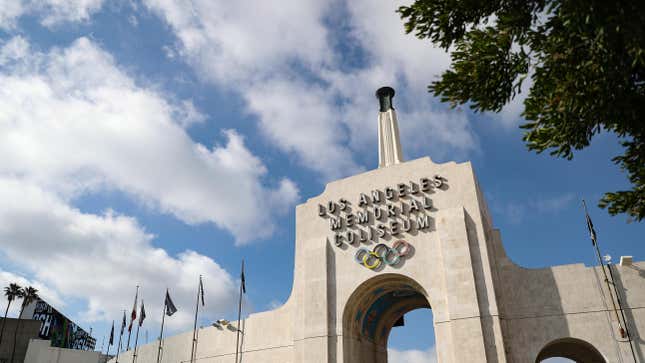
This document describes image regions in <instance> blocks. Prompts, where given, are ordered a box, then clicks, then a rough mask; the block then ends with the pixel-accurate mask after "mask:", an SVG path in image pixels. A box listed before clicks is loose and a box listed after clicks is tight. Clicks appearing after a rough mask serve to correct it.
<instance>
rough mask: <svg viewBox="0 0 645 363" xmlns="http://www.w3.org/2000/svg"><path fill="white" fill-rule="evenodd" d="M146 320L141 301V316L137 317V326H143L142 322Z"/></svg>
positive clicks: (144, 309)
mask: <svg viewBox="0 0 645 363" xmlns="http://www.w3.org/2000/svg"><path fill="white" fill-rule="evenodd" d="M145 318H146V308H144V307H143V300H141V315H140V316H139V326H141V325H143V320H144V319H145Z"/></svg>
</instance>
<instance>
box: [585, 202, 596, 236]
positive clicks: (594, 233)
mask: <svg viewBox="0 0 645 363" xmlns="http://www.w3.org/2000/svg"><path fill="white" fill-rule="evenodd" d="M585 217H586V218H587V228H588V229H589V237H591V243H593V245H594V246H595V245H596V230H595V229H594V228H593V223H592V222H591V217H589V213H587V205H586V204H585Z"/></svg>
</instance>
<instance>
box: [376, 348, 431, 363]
mask: <svg viewBox="0 0 645 363" xmlns="http://www.w3.org/2000/svg"><path fill="white" fill-rule="evenodd" d="M387 361H388V362H390V363H436V362H437V353H436V352H435V349H434V347H430V348H428V349H427V350H416V349H411V350H397V349H388V350H387Z"/></svg>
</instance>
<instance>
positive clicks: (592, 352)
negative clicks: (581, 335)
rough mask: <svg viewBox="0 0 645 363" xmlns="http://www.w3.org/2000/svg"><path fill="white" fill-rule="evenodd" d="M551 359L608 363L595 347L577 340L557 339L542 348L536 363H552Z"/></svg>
mask: <svg viewBox="0 0 645 363" xmlns="http://www.w3.org/2000/svg"><path fill="white" fill-rule="evenodd" d="M551 358H566V359H569V360H571V361H574V362H578V363H582V362H584V363H607V361H606V360H605V358H603V356H602V354H600V352H599V351H598V349H596V348H595V347H594V346H593V345H591V344H589V343H587V342H585V341H584V340H580V339H576V338H562V339H556V340H554V341H552V342H550V343H548V344H547V345H545V346H544V348H542V350H541V351H540V353H538V356H537V358H536V359H535V363H540V362H545V363H547V362H552V361H553V360H551Z"/></svg>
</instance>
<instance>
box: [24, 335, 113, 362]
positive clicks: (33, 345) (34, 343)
mask: <svg viewBox="0 0 645 363" xmlns="http://www.w3.org/2000/svg"><path fill="white" fill-rule="evenodd" d="M100 357H101V353H100V352H96V351H89V350H78V349H64V348H56V347H51V346H49V341H48V340H41V339H32V340H31V341H30V342H29V347H28V348H27V354H26V356H25V360H24V363H99V362H100Z"/></svg>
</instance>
